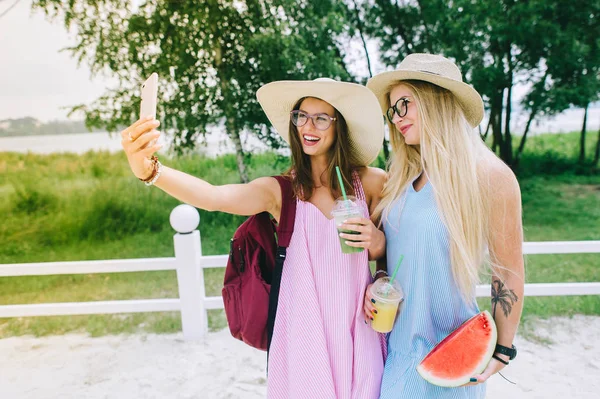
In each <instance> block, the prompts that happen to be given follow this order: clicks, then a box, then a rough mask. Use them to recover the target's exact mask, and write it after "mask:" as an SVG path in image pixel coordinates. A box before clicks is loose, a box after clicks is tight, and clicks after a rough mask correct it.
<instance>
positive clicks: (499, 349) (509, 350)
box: [494, 344, 517, 360]
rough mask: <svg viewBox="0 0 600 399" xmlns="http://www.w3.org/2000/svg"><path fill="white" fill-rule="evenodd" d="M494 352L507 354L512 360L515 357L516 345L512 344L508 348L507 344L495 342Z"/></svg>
mask: <svg viewBox="0 0 600 399" xmlns="http://www.w3.org/2000/svg"><path fill="white" fill-rule="evenodd" d="M494 352H496V353H500V354H501V355H505V356H508V357H509V358H510V360H513V359H514V358H515V357H517V347H516V346H514V345H512V348H509V347H507V346H503V345H500V344H496V349H495V350H494Z"/></svg>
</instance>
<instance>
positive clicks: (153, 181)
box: [144, 160, 163, 186]
mask: <svg viewBox="0 0 600 399" xmlns="http://www.w3.org/2000/svg"><path fill="white" fill-rule="evenodd" d="M162 170H163V166H162V163H160V161H159V160H156V174H155V175H154V176H153V177H152V180H150V181H146V182H144V184H145V185H146V186H152V185H154V183H156V181H157V180H158V178H159V177H160V174H161V173H162Z"/></svg>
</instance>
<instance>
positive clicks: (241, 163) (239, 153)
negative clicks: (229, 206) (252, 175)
mask: <svg viewBox="0 0 600 399" xmlns="http://www.w3.org/2000/svg"><path fill="white" fill-rule="evenodd" d="M225 125H226V126H227V133H228V134H229V137H230V138H231V141H233V145H234V147H235V159H236V161H237V167H238V172H239V174H240V182H242V183H248V181H249V180H248V172H247V171H246V156H245V154H244V149H243V148H242V139H241V137H240V131H239V130H238V128H237V126H236V123H235V122H234V120H233V119H232V118H227V121H226V123H225Z"/></svg>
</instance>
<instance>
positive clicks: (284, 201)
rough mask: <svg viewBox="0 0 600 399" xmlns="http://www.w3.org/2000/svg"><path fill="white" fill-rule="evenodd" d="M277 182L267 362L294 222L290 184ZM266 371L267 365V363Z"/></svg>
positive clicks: (283, 178)
mask: <svg viewBox="0 0 600 399" xmlns="http://www.w3.org/2000/svg"><path fill="white" fill-rule="evenodd" d="M273 177H275V179H277V182H279V186H280V188H281V216H280V217H279V226H278V227H277V245H278V247H277V254H276V256H275V268H274V269H273V277H272V279H271V291H270V292H269V313H268V318H267V360H268V358H269V350H270V348H271V338H272V337H273V327H274V326H275V316H276V315H277V302H278V300H279V287H280V285H281V274H282V273H283V263H284V262H285V256H286V249H287V247H288V246H289V245H290V241H291V239H292V234H293V233H294V223H295V221H296V198H295V196H294V190H293V189H292V182H291V180H290V178H289V177H286V176H273ZM267 370H268V363H267Z"/></svg>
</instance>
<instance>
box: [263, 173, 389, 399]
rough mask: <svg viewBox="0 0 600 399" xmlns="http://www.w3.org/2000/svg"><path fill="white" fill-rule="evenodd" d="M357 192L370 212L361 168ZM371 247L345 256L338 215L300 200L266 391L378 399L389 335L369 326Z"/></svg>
mask: <svg viewBox="0 0 600 399" xmlns="http://www.w3.org/2000/svg"><path fill="white" fill-rule="evenodd" d="M353 184H354V189H355V195H356V197H357V199H358V201H359V202H360V204H361V207H362V208H363V214H364V216H365V217H369V210H368V207H367V203H366V201H365V194H364V192H363V188H362V184H361V182H360V178H359V176H358V173H356V172H354V173H353ZM370 282H371V272H370V270H369V264H368V255H367V251H363V252H360V253H356V254H343V253H342V252H341V249H340V243H339V239H338V233H337V229H336V226H335V221H334V220H333V219H329V218H328V217H326V216H325V215H324V214H323V213H322V212H321V211H320V210H319V209H318V208H317V207H316V206H314V205H313V204H311V203H310V202H307V201H298V203H297V208H296V220H295V224H294V234H293V236H292V240H291V242H290V246H289V248H288V250H287V257H286V260H285V264H284V267H283V274H282V278H281V291H280V293H279V304H278V307H277V317H276V319H275V326H274V331H273V338H272V341H271V349H270V354H269V366H268V383H267V397H268V398H271V399H283V398H285V399H294V398H298V399H320V398H323V399H375V398H378V397H379V389H380V384H381V377H382V375H383V367H384V361H385V359H384V356H385V355H384V351H385V338H384V337H383V336H382V335H381V334H378V333H376V332H375V331H373V329H371V326H370V325H367V324H365V322H364V315H363V311H362V308H363V298H364V292H365V289H366V287H367V285H368V284H369V283H370Z"/></svg>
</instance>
